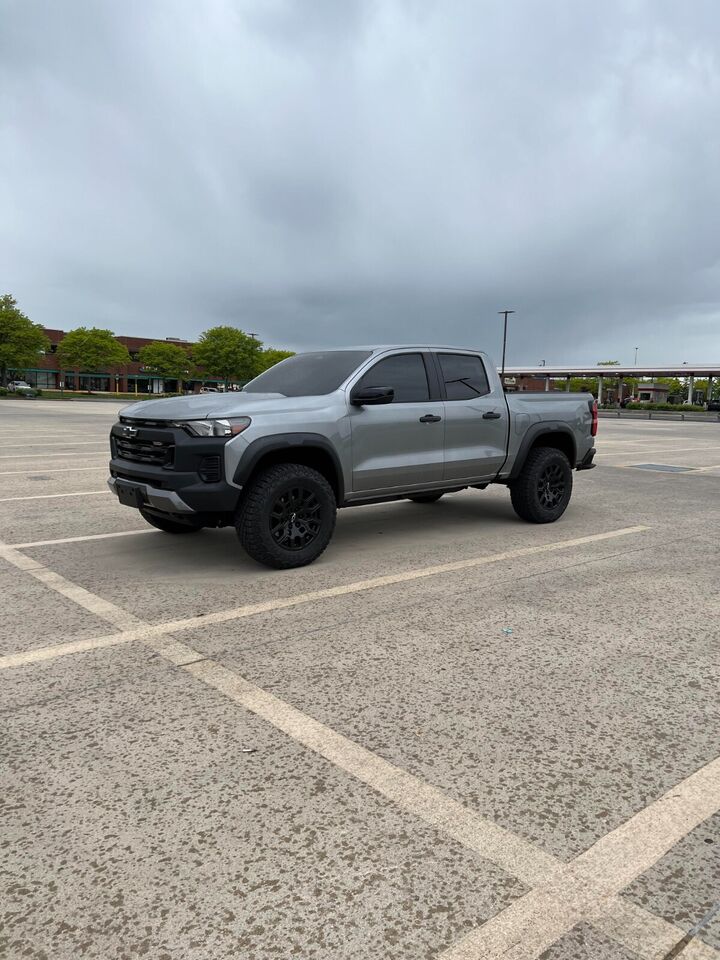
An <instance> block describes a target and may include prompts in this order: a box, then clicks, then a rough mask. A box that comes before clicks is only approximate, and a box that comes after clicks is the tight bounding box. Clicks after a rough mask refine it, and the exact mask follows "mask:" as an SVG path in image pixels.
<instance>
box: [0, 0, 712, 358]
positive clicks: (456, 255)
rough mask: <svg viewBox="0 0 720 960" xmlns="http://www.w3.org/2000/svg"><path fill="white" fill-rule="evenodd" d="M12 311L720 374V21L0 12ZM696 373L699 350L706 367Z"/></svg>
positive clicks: (670, 13) (425, 6)
mask: <svg viewBox="0 0 720 960" xmlns="http://www.w3.org/2000/svg"><path fill="white" fill-rule="evenodd" d="M0 11H1V15H2V28H1V29H0V81H1V88H0V122H1V124H2V148H1V149H0V287H2V288H3V290H5V289H7V290H9V291H11V292H13V293H14V295H15V296H16V297H17V298H18V299H19V301H20V303H21V306H22V307H23V308H24V309H25V311H26V312H27V313H28V314H29V315H30V316H31V317H32V318H33V319H34V320H36V321H38V322H41V323H43V324H45V325H47V326H52V327H63V328H66V329H67V328H69V327H72V326H77V325H79V324H90V323H92V324H96V325H100V326H110V327H111V328H112V329H114V330H115V331H116V332H117V333H128V334H130V333H135V334H144V335H156V336H159V337H164V336H169V335H174V336H187V337H194V336H196V335H197V334H198V333H199V332H200V331H201V330H203V329H205V328H206V327H208V326H211V325H213V324H217V323H234V324H237V325H239V326H242V327H243V328H245V329H247V330H252V331H253V332H257V333H258V334H259V335H260V337H261V338H262V339H264V340H265V341H266V342H267V343H269V344H272V345H276V346H286V345H287V346H291V347H294V348H296V349H302V348H305V347H314V346H318V345H332V344H339V345H340V344H348V343H359V342H363V343H364V342H372V341H378V342H388V341H426V340H429V341H433V342H437V341H442V342H451V343H458V344H463V343H466V344H481V345H484V346H486V347H487V348H488V349H490V350H491V351H494V352H497V349H498V345H499V337H498V318H497V313H496V312H497V310H499V309H501V308H503V307H505V306H508V307H512V308H515V310H516V311H517V313H516V315H515V318H514V319H513V328H512V330H511V337H510V359H511V361H517V362H528V361H535V360H538V359H540V358H543V359H548V360H557V361H562V360H565V361H568V362H570V361H573V360H578V361H580V360H582V361H588V362H594V361H596V360H601V359H611V358H617V359H621V360H625V361H631V360H632V357H633V354H634V347H635V346H640V350H641V359H642V360H644V361H647V362H655V361H660V360H668V361H670V360H675V359H680V360H693V359H696V358H701V359H702V358H705V359H707V358H709V357H710V355H712V356H713V357H714V358H716V359H717V358H720V335H719V333H718V331H719V329H720V326H719V325H720V293H718V285H719V283H720V239H719V237H718V229H717V224H718V222H720V217H719V214H720V202H719V201H720V185H719V178H718V171H719V170H720V123H719V122H718V121H719V119H720V117H719V116H718V114H719V112H720V8H718V7H717V4H716V2H715V0H707V2H705V0H693V2H692V3H688V4H678V3H676V2H668V0H646V2H643V0H632V2H631V0H625V2H619V0H616V2H613V0H609V2H606V3H603V4H578V3H574V2H570V0H566V2H559V0H546V2H545V3H542V4H539V3H537V2H535V0H515V2H509V3H503V4H500V3H488V2H477V0H465V2H461V0H447V2H440V0H437V2H430V0H405V2H399V0H383V2H380V0H377V2H361V0H343V2H341V3H339V2H337V0H303V2H295V3H292V2H278V0H255V2H250V0H245V2H241V0H237V2H232V0H203V2H202V3H198V2H196V0H192V2H191V0H129V2H124V3H122V4H118V3H116V2H109V0H66V2H65V3H62V4H56V3H51V2H38V0H17V2H16V0H1V2H0ZM681 354H682V356H681Z"/></svg>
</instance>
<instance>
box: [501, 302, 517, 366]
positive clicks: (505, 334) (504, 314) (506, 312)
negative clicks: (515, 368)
mask: <svg viewBox="0 0 720 960" xmlns="http://www.w3.org/2000/svg"><path fill="white" fill-rule="evenodd" d="M511 313H515V311H514V310H498V314H500V315H501V316H503V317H504V318H505V321H504V323H503V352H502V371H501V373H500V379H501V380H502V378H503V377H504V376H505V347H506V345H507V318H508V314H511ZM503 385H504V384H503Z"/></svg>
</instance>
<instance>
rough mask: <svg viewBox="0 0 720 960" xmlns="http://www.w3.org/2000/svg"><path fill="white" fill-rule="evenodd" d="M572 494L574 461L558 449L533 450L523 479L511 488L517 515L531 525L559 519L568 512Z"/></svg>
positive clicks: (511, 497)
mask: <svg viewBox="0 0 720 960" xmlns="http://www.w3.org/2000/svg"><path fill="white" fill-rule="evenodd" d="M571 494H572V469H571V467H570V462H569V461H568V458H567V457H566V456H565V454H564V453H563V452H562V451H561V450H556V449H555V448H554V447H536V448H535V449H534V450H531V451H530V453H529V454H528V457H527V460H526V461H525V464H524V465H523V468H522V472H521V473H520V476H519V477H518V478H517V480H515V481H514V482H513V483H512V484H511V485H510V499H511V501H512V505H513V508H514V510H515V513H516V514H517V515H518V516H519V517H520V518H521V519H522V520H527V521H529V522H530V523H553V522H554V521H555V520H558V519H559V518H560V517H561V516H562V515H563V514H564V513H565V510H566V508H567V505H568V503H569V502H570V495H571Z"/></svg>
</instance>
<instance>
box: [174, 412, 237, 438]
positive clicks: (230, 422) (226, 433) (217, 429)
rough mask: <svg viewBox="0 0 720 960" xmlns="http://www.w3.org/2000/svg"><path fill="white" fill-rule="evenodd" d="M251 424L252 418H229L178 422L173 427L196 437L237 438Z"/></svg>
mask: <svg viewBox="0 0 720 960" xmlns="http://www.w3.org/2000/svg"><path fill="white" fill-rule="evenodd" d="M250 423H251V420H250V417H227V418H224V419H222V420H176V421H175V423H173V426H174V427H182V429H183V430H186V431H187V432H188V433H191V434H192V435H193V436H194V437H236V436H237V435H238V434H239V433H242V432H243V430H246V429H247V428H248V427H249V426H250Z"/></svg>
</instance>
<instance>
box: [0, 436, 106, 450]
mask: <svg viewBox="0 0 720 960" xmlns="http://www.w3.org/2000/svg"><path fill="white" fill-rule="evenodd" d="M101 443H105V440H103V439H97V440H61V441H59V442H58V443H45V442H43V443H28V441H27V438H25V440H24V441H23V447H43V448H45V447H87V446H93V445H94V446H98V445H99V444H101ZM5 447H12V448H15V447H17V444H16V443H0V450H3V449H4V448H5Z"/></svg>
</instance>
